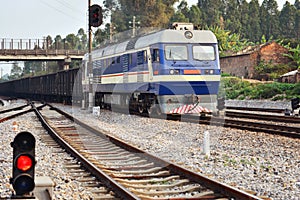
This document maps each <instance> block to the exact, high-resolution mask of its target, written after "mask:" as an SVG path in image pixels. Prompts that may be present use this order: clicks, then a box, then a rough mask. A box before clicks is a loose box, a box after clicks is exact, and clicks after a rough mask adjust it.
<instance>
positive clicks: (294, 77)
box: [279, 69, 300, 83]
mask: <svg viewBox="0 0 300 200" xmlns="http://www.w3.org/2000/svg"><path fill="white" fill-rule="evenodd" d="M279 81H280V82H282V83H299V82H300V70H299V69H298V70H294V71H291V72H288V73H286V74H283V75H282V76H280V78H279Z"/></svg>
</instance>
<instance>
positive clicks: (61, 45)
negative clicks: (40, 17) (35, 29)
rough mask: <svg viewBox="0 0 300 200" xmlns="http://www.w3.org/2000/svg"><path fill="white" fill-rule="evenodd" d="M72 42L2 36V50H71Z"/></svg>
mask: <svg viewBox="0 0 300 200" xmlns="http://www.w3.org/2000/svg"><path fill="white" fill-rule="evenodd" d="M69 47H70V44H69V43H68V42H66V41H59V42H54V43H52V44H51V41H49V40H48V39H46V38H45V39H8V38H0V50H1V49H2V50H3V49H7V50H12V49H15V50H16V49H17V50H33V49H34V50H36V49H45V50H46V49H52V50H53V49H57V50H70V48H69Z"/></svg>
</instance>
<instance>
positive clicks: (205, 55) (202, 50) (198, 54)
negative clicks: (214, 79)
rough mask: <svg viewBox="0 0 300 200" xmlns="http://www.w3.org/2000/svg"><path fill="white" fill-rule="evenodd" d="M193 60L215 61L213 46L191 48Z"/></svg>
mask: <svg viewBox="0 0 300 200" xmlns="http://www.w3.org/2000/svg"><path fill="white" fill-rule="evenodd" d="M193 58H194V59H195V60H215V59H216V55H215V48H214V47H213V46H204V45H199V46H193Z"/></svg>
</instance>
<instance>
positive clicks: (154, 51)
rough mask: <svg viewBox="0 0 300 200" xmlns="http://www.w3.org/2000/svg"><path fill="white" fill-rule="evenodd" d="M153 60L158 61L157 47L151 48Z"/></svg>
mask: <svg viewBox="0 0 300 200" xmlns="http://www.w3.org/2000/svg"><path fill="white" fill-rule="evenodd" d="M152 58H153V62H159V49H153V56H152Z"/></svg>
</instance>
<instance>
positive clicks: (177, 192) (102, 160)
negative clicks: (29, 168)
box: [35, 105, 260, 199]
mask: <svg viewBox="0 0 300 200" xmlns="http://www.w3.org/2000/svg"><path fill="white" fill-rule="evenodd" d="M35 112H36V114H37V115H38V117H39V119H40V121H41V122H42V124H43V126H44V127H45V128H46V129H47V130H48V132H49V134H51V135H52V137H54V138H55V140H56V141H57V142H58V143H59V144H60V145H61V146H62V147H63V148H65V149H66V150H67V151H68V152H69V153H70V154H72V155H73V156H74V157H76V159H77V160H78V162H80V164H81V165H83V167H84V168H85V169H88V171H90V172H91V173H92V174H93V175H94V176H95V177H96V178H97V179H100V180H101V182H103V183H104V184H105V185H107V186H108V187H109V188H111V189H112V190H113V191H114V192H115V194H116V196H117V197H120V198H121V199H260V198H259V197H256V196H254V195H252V194H249V193H246V192H244V191H241V190H238V189H236V188H233V187H231V186H228V185H225V184H223V183H220V182H217V181H215V180H212V179H210V178H207V177H205V176H203V175H199V174H196V173H194V172H192V171H189V170H187V169H184V168H181V167H179V166H177V165H175V164H172V163H169V162H167V161H165V160H162V159H160V158H157V157H155V156H153V155H151V154H148V153H146V152H144V151H142V150H139V149H137V148H135V147H133V146H130V145H128V144H126V143H124V142H123V141H121V140H118V139H116V138H113V137H110V136H108V135H106V134H104V133H100V132H99V131H97V130H95V129H93V128H91V127H89V126H87V125H85V124H84V123H82V122H80V121H79V120H77V119H74V118H73V117H72V116H70V115H68V114H67V113H64V112H62V111H60V110H58V109H56V108H54V107H52V106H50V105H47V106H45V105H44V106H43V107H39V108H37V109H36V108H35Z"/></svg>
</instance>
